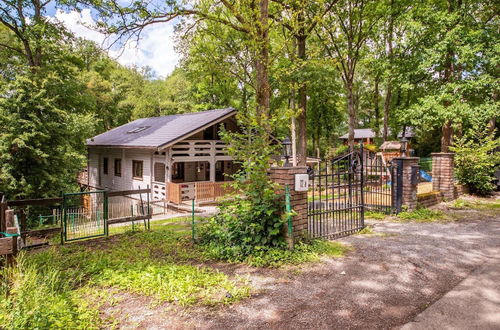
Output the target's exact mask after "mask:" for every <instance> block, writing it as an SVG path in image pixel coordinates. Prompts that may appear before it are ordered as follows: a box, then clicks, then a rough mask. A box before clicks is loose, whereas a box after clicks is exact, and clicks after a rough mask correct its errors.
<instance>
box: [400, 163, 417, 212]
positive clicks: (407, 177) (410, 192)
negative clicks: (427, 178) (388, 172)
mask: <svg viewBox="0 0 500 330" xmlns="http://www.w3.org/2000/svg"><path fill="white" fill-rule="evenodd" d="M393 160H394V161H396V163H397V164H398V166H402V167H403V177H402V185H403V196H402V197H403V200H402V204H403V206H405V207H406V208H407V209H408V210H414V209H416V208H417V189H418V182H412V173H413V172H414V171H418V170H419V166H418V161H419V160H420V158H419V157H396V158H394V159H393Z"/></svg>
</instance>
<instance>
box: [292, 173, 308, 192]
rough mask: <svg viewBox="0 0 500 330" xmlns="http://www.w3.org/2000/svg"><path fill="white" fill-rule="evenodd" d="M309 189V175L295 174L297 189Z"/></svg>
mask: <svg viewBox="0 0 500 330" xmlns="http://www.w3.org/2000/svg"><path fill="white" fill-rule="evenodd" d="M308 190H309V175H308V174H295V191H308Z"/></svg>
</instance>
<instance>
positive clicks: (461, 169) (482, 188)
mask: <svg viewBox="0 0 500 330" xmlns="http://www.w3.org/2000/svg"><path fill="white" fill-rule="evenodd" d="M499 148H500V138H495V137H494V135H493V134H490V133H489V132H488V131H484V132H477V130H476V133H472V131H471V133H470V134H467V135H465V136H464V137H462V138H461V139H459V140H457V141H456V142H455V145H454V147H452V148H451V149H452V151H454V152H455V170H456V171H455V175H456V177H457V178H458V181H459V182H460V183H461V184H464V185H467V186H468V187H469V189H470V191H471V192H472V193H475V194H479V195H488V194H490V193H491V192H493V191H494V189H495V186H494V185H493V183H492V181H493V179H494V173H495V170H496V169H498V167H499V166H500V154H499V152H498V150H499Z"/></svg>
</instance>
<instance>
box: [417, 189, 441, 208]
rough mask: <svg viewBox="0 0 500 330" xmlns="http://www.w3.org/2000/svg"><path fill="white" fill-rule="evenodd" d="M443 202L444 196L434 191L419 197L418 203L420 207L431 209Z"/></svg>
mask: <svg viewBox="0 0 500 330" xmlns="http://www.w3.org/2000/svg"><path fill="white" fill-rule="evenodd" d="M442 201H443V196H442V195H441V192H439V191H432V192H428V193H424V194H418V195H417V203H418V205H419V206H423V207H431V206H434V205H437V204H439V203H441V202H442Z"/></svg>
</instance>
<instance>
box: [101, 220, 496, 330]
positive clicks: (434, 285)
mask: <svg viewBox="0 0 500 330" xmlns="http://www.w3.org/2000/svg"><path fill="white" fill-rule="evenodd" d="M457 212H458V211H457ZM458 213H459V214H460V216H461V217H462V220H461V221H457V222H451V223H396V222H372V223H371V224H372V225H373V226H374V231H375V232H376V233H380V234H383V235H382V236H381V235H378V236H377V235H370V236H364V235H357V236H351V237H347V238H344V239H341V241H342V242H345V243H347V244H350V245H353V246H354V247H355V250H354V251H353V252H351V253H349V254H348V256H347V257H345V258H342V259H326V260H324V262H323V263H318V264H314V265H308V266H302V267H294V268H290V269H287V270H256V269H252V268H249V267H244V266H235V267H232V268H225V269H224V271H226V272H228V273H234V274H241V275H248V276H249V279H250V281H251V285H252V286H253V287H254V288H255V293H254V294H253V295H252V297H251V298H249V299H246V300H244V301H242V302H240V303H238V304H235V305H233V306H229V307H220V308H216V309H207V308H191V309H189V310H183V309H180V308H175V307H171V306H168V305H163V306H158V307H151V306H150V304H148V301H147V299H145V298H139V297H134V296H126V297H122V298H124V299H122V301H121V302H119V303H117V304H115V305H114V306H112V307H109V308H107V309H106V310H105V314H110V313H112V314H114V315H115V316H116V317H117V318H118V320H119V321H120V327H122V328H135V327H140V328H148V329H160V328H181V329H183V328H201V329H249V328H250V329H257V328H259V329H262V328H266V329H267V328H271V329H366V328H371V329H373V328H377V329H388V328H395V327H396V328H397V327H400V326H402V325H404V324H405V323H407V322H409V321H411V320H413V319H414V318H415V316H417V315H418V314H419V313H420V312H422V311H423V310H425V309H426V308H427V307H428V306H430V305H431V304H432V303H434V302H435V301H437V300H438V299H439V298H440V297H442V296H443V295H444V294H445V293H446V292H448V291H450V290H451V289H452V288H454V287H455V286H456V285H457V284H458V283H460V282H461V281H462V280H463V279H464V278H465V277H466V276H467V275H468V274H469V273H471V272H472V271H474V270H475V269H477V268H478V267H480V266H481V265H482V264H483V263H484V261H485V260H486V259H487V258H488V256H491V255H494V254H499V253H500V217H498V214H497V215H496V216H492V214H491V212H490V213H484V212H483V213H481V212H479V211H462V212H458Z"/></svg>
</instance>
